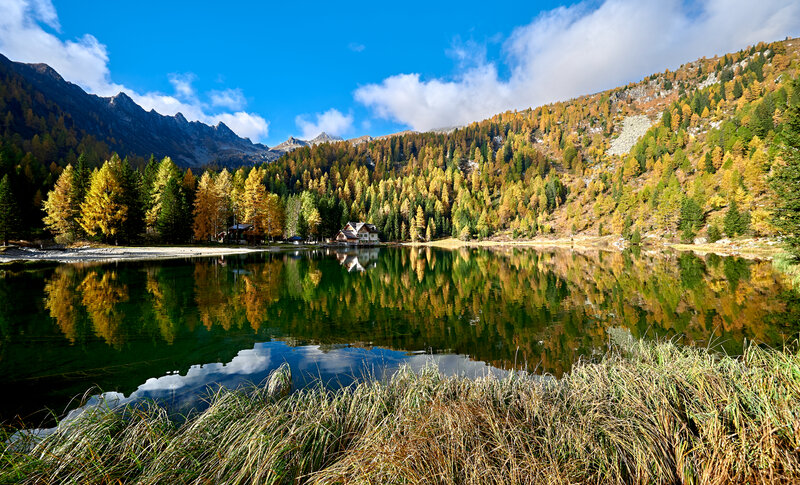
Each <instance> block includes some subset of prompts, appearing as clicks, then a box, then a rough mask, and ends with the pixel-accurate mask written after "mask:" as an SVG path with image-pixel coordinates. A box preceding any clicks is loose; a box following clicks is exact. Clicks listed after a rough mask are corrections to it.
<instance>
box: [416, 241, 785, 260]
mask: <svg viewBox="0 0 800 485" xmlns="http://www.w3.org/2000/svg"><path fill="white" fill-rule="evenodd" d="M400 245H402V246H408V247H434V248H442V249H460V248H469V247H475V248H501V247H519V248H525V247H529V248H571V249H576V250H592V249H594V250H602V251H623V250H625V249H627V248H628V247H630V244H629V243H628V242H627V241H625V240H623V239H622V238H620V237H619V236H577V237H574V238H567V237H561V238H552V239H551V238H534V239H516V240H500V239H486V240H482V241H478V240H471V241H462V240H460V239H456V238H452V237H451V238H447V239H439V240H435V241H428V242H415V243H410V242H405V243H400ZM640 247H641V248H642V249H643V250H648V251H652V250H666V249H672V250H675V251H682V252H685V251H691V252H694V253H696V254H698V255H705V254H717V255H719V256H739V257H743V258H748V259H762V260H771V259H773V258H774V257H775V256H776V255H778V254H780V253H782V252H783V250H782V248H781V247H780V245H779V242H778V241H776V240H774V239H766V238H761V239H758V238H748V239H741V240H735V241H731V240H727V239H721V240H720V241H719V242H717V243H702V244H685V243H673V242H669V241H664V240H654V238H643V240H642V244H641V245H640Z"/></svg>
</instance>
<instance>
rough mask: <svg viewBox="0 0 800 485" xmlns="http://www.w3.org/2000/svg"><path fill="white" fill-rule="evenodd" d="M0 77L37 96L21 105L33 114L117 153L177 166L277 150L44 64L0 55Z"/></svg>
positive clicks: (257, 158) (235, 160) (239, 159)
mask: <svg viewBox="0 0 800 485" xmlns="http://www.w3.org/2000/svg"><path fill="white" fill-rule="evenodd" d="M0 81H2V83H3V84H5V85H12V84H13V85H17V86H20V87H21V88H22V89H24V90H26V91H28V93H29V95H30V96H31V97H32V98H33V99H34V100H37V102H35V103H34V105H33V106H27V107H26V110H27V109H30V110H31V114H32V115H33V116H37V117H41V118H45V119H51V118H55V119H58V118H63V119H64V122H65V124H66V125H67V126H69V127H71V128H72V129H74V130H75V132H76V133H77V134H80V135H83V136H87V135H88V136H91V137H93V138H94V139H96V140H98V141H101V142H103V143H105V144H106V145H107V146H108V147H109V149H110V150H112V151H116V152H118V153H120V154H121V155H123V156H134V155H138V156H140V157H147V156H149V155H150V154H153V155H155V156H156V157H158V158H161V157H164V156H170V157H172V158H173V159H174V160H175V161H176V163H178V164H179V165H182V166H187V167H198V166H203V165H208V164H212V163H215V164H219V165H225V166H238V165H246V164H254V163H261V162H264V161H269V160H272V159H274V158H276V157H277V156H279V155H280V153H275V152H270V151H269V148H268V147H267V146H265V145H262V144H254V143H252V142H250V140H248V139H245V138H241V137H239V136H237V135H236V134H235V133H234V132H233V131H231V130H230V128H228V127H227V126H226V125H225V124H224V123H221V122H220V123H219V124H218V125H217V126H208V125H206V124H203V123H200V122H198V121H191V122H190V121H187V120H186V118H184V117H183V115H182V114H180V113H178V114H176V115H175V116H164V115H161V114H159V113H156V112H155V111H154V110H151V111H149V112H148V111H145V110H144V109H142V108H141V107H140V106H139V105H137V104H136V103H135V102H134V101H133V100H132V99H131V98H130V97H128V96H127V95H126V94H125V93H119V94H117V95H116V96H113V97H111V98H103V97H99V96H95V95H93V94H87V93H86V92H85V91H84V90H83V89H81V88H80V87H78V86H77V85H75V84H72V83H70V82H67V81H65V80H64V79H63V78H62V77H61V76H60V75H59V74H58V73H57V72H56V71H55V70H53V69H52V68H51V67H49V66H47V65H45V64H23V63H18V62H13V61H10V60H9V59H7V58H6V57H4V56H2V55H0ZM7 101H9V100H7ZM10 101H12V102H13V99H12V100H10ZM4 104H8V102H7V103H4ZM20 108H22V106H20ZM26 110H22V109H20V111H23V112H21V113H19V114H20V115H21V116H22V117H25V116H27V113H26V112H24V111H26ZM8 112H9V113H12V114H13V113H14V111H13V110H9V111H8ZM23 124H24V123H23ZM18 131H21V132H25V131H31V130H25V129H18ZM59 148H60V147H59ZM42 161H43V160H42Z"/></svg>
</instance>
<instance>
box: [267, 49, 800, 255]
mask: <svg viewBox="0 0 800 485" xmlns="http://www.w3.org/2000/svg"><path fill="white" fill-rule="evenodd" d="M798 74H800V42H798V40H797V39H787V40H786V41H781V42H774V43H770V44H765V43H760V44H758V45H756V46H753V47H750V48H748V49H744V50H742V51H739V52H736V53H730V54H727V55H724V56H718V57H713V58H703V59H698V60H696V61H693V62H688V63H686V64H684V65H682V66H680V67H679V68H678V69H676V70H675V71H671V70H666V71H664V72H661V73H656V74H653V75H651V76H648V77H647V78H645V79H644V80H643V81H641V82H637V83H631V84H629V85H627V86H622V87H618V88H615V89H610V90H607V91H604V92H600V93H597V94H592V95H586V96H581V97H579V98H575V99H572V100H569V101H564V102H558V103H552V104H550V105H546V106H541V107H538V108H534V109H527V110H521V111H513V112H511V111H509V112H506V113H501V114H498V115H496V116H493V117H492V118H491V119H488V120H484V121H481V122H475V123H472V124H470V125H468V126H465V127H461V128H457V129H455V130H454V131H441V132H438V133H407V134H402V135H398V136H390V137H386V138H381V139H377V138H376V139H372V138H368V137H366V138H362V139H355V140H351V142H350V143H334V144H331V145H328V146H314V147H306V148H303V149H302V150H297V151H295V152H292V153H289V154H287V155H285V156H284V157H282V158H281V159H278V160H277V161H275V162H273V163H271V164H270V165H269V166H268V167H266V170H267V173H266V176H265V180H270V189H271V190H275V191H278V192H281V193H283V192H298V191H303V190H309V191H312V192H317V193H321V194H324V195H329V196H331V197H333V198H334V199H336V200H339V201H341V203H342V204H343V205H344V206H345V207H346V210H347V213H348V216H349V217H350V218H351V219H353V220H368V221H370V222H373V223H375V224H376V225H378V226H379V227H380V228H381V229H382V230H383V231H384V236H385V237H387V238H389V239H408V238H409V237H412V236H413V235H414V232H413V231H412V228H414V229H416V234H417V235H419V234H420V231H421V230H425V231H426V233H425V235H426V236H427V232H428V229H429V228H432V230H431V231H429V232H430V233H431V236H432V237H440V236H448V235H455V236H460V237H465V238H469V237H475V236H478V237H487V236H490V235H499V236H511V237H530V236H534V235H541V234H552V233H554V234H558V235H570V234H588V235H597V234H623V235H629V234H631V233H633V232H635V231H636V230H638V231H640V232H641V233H643V234H649V235H651V236H653V237H666V238H678V237H680V238H681V239H684V240H691V239H692V238H694V237H696V236H697V237H708V238H711V239H715V238H717V237H719V234H720V233H723V234H725V235H728V236H734V235H741V234H747V235H755V236H771V235H777V234H778V232H777V230H776V228H775V227H773V226H772V225H771V223H770V220H771V214H772V212H771V210H772V208H773V207H774V206H775V200H774V194H773V193H772V192H771V190H770V188H769V179H770V177H771V176H772V174H773V173H774V171H775V170H776V169H777V168H778V167H780V165H781V163H782V161H781V159H780V140H781V133H782V131H783V130H784V129H785V127H786V123H787V113H788V112H789V110H791V109H793V108H794V107H796V106H800V81H798ZM309 174H314V175H313V176H309ZM275 179H279V180H280V182H275V181H274V180H275Z"/></svg>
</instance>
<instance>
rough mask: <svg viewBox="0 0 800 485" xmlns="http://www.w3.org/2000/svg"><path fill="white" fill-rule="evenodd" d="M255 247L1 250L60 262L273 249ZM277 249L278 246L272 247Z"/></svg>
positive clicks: (9, 258) (13, 257)
mask: <svg viewBox="0 0 800 485" xmlns="http://www.w3.org/2000/svg"><path fill="white" fill-rule="evenodd" d="M270 250H271V249H270V248H266V249H254V248H223V247H219V248H215V247H200V246H198V247H191V246H186V247H127V246H120V247H101V248H97V247H85V248H66V249H33V248H20V247H9V248H6V249H5V250H4V251H2V252H0V264H2V263H11V262H14V261H55V262H59V263H87V262H97V261H133V260H151V259H175V258H193V257H201V256H224V255H231V254H247V253H254V252H263V251H270ZM272 250H274V249H272Z"/></svg>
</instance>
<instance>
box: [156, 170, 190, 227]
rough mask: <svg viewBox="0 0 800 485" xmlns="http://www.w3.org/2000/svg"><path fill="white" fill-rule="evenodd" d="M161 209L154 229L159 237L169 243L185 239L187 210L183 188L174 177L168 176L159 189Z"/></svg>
mask: <svg viewBox="0 0 800 485" xmlns="http://www.w3.org/2000/svg"><path fill="white" fill-rule="evenodd" d="M160 199H161V200H160V205H161V210H160V211H159V212H158V219H157V220H156V230H157V231H158V234H159V235H160V236H161V239H162V240H163V241H165V242H169V243H182V242H185V241H186V234H187V232H188V231H187V227H188V224H187V221H186V220H185V214H187V213H188V212H189V210H188V209H189V208H188V206H187V204H186V197H185V196H184V194H183V189H182V187H181V186H180V184H179V183H178V181H177V180H176V179H175V178H170V179H169V180H168V181H167V185H166V186H164V188H163V190H162V191H161V198H160Z"/></svg>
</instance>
